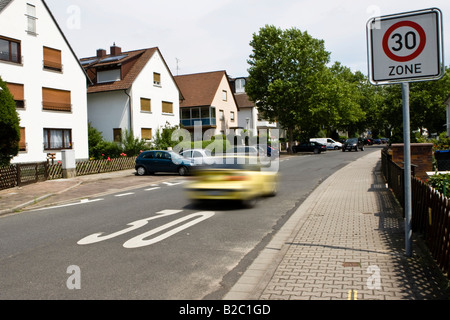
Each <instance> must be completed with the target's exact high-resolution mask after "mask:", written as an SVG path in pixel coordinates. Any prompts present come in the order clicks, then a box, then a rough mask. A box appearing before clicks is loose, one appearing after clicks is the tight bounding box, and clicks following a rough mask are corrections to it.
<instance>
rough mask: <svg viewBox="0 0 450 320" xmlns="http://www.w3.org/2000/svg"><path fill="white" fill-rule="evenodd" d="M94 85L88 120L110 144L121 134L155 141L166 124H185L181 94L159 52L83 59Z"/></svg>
mask: <svg viewBox="0 0 450 320" xmlns="http://www.w3.org/2000/svg"><path fill="white" fill-rule="evenodd" d="M80 62H81V64H82V65H83V67H84V68H85V70H86V72H87V74H88V77H89V78H90V80H91V81H92V84H91V85H89V87H88V91H87V93H88V95H87V101H88V121H89V122H90V123H91V125H92V126H93V127H94V128H96V129H97V130H99V131H101V132H102V135H103V138H104V139H105V140H107V141H119V140H120V137H121V136H122V134H123V133H124V132H125V130H126V131H128V132H130V131H132V132H133V134H134V136H135V137H137V138H142V139H144V140H151V139H152V137H153V136H154V135H155V133H156V131H157V130H158V129H159V128H161V127H164V126H165V125H166V123H168V124H169V125H171V126H175V125H179V124H180V115H179V108H180V99H181V95H180V91H179V89H178V86H177V84H176V83H175V80H174V78H173V76H172V73H171V72H170V70H169V68H168V67H167V64H166V62H165V61H164V58H163V56H162V54H161V52H160V51H159V49H158V48H150V49H141V50H134V51H128V52H122V49H121V48H120V47H118V46H116V45H115V44H114V45H113V46H111V48H110V53H109V54H107V53H106V50H104V49H98V50H97V55H96V56H93V57H90V58H83V59H81V60H80Z"/></svg>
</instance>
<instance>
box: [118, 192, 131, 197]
mask: <svg viewBox="0 0 450 320" xmlns="http://www.w3.org/2000/svg"><path fill="white" fill-rule="evenodd" d="M132 194H134V192H128V193H122V194H116V195H115V197H125V196H130V195H132Z"/></svg>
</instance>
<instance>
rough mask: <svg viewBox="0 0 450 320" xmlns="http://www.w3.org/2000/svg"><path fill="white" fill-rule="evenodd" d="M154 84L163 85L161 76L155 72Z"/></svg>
mask: <svg viewBox="0 0 450 320" xmlns="http://www.w3.org/2000/svg"><path fill="white" fill-rule="evenodd" d="M153 84H155V85H158V86H159V85H161V74H159V73H156V72H154V73H153Z"/></svg>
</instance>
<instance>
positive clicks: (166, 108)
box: [162, 101, 173, 113]
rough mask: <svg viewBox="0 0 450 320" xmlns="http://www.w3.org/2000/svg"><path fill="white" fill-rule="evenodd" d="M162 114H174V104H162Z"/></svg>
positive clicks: (164, 102)
mask: <svg viewBox="0 0 450 320" xmlns="http://www.w3.org/2000/svg"><path fill="white" fill-rule="evenodd" d="M162 112H163V113H173V103H172V102H166V101H163V102H162Z"/></svg>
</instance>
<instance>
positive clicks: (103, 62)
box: [80, 47, 183, 100]
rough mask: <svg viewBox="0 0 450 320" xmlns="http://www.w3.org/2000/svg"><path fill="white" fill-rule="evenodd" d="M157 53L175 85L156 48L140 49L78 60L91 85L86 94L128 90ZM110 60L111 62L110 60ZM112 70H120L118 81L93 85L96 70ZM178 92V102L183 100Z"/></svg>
mask: <svg viewBox="0 0 450 320" xmlns="http://www.w3.org/2000/svg"><path fill="white" fill-rule="evenodd" d="M156 52H158V53H159V55H160V57H161V60H162V62H163V63H164V65H165V67H166V69H167V71H168V73H169V74H170V77H171V78H172V79H173V80H174V83H175V85H176V86H177V83H176V81H175V79H174V77H173V75H172V73H171V72H170V69H169V67H168V66H167V64H166V61H165V60H164V57H163V56H162V54H161V52H160V51H159V48H158V47H154V48H147V49H140V50H134V51H127V52H120V54H118V55H116V56H114V55H111V54H110V55H105V56H104V57H101V58H98V57H97V56H95V57H89V58H83V59H81V60H80V63H81V64H84V68H85V70H86V72H87V73H88V76H89V78H90V80H91V82H92V83H93V84H92V85H90V86H89V87H88V91H87V92H88V93H97V92H107V91H117V90H128V89H130V88H131V86H132V85H133V83H134V81H135V80H136V78H137V76H138V75H139V74H140V73H141V71H142V69H143V68H144V67H145V65H146V64H147V62H148V61H149V60H150V59H151V57H152V56H153V55H154V54H155V53H156ZM111 59H112V60H111ZM113 68H121V69H122V79H121V80H119V81H113V82H107V83H95V78H96V77H97V70H102V69H113ZM178 91H179V92H180V100H182V99H183V95H182V93H181V91H180V89H179V88H178Z"/></svg>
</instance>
